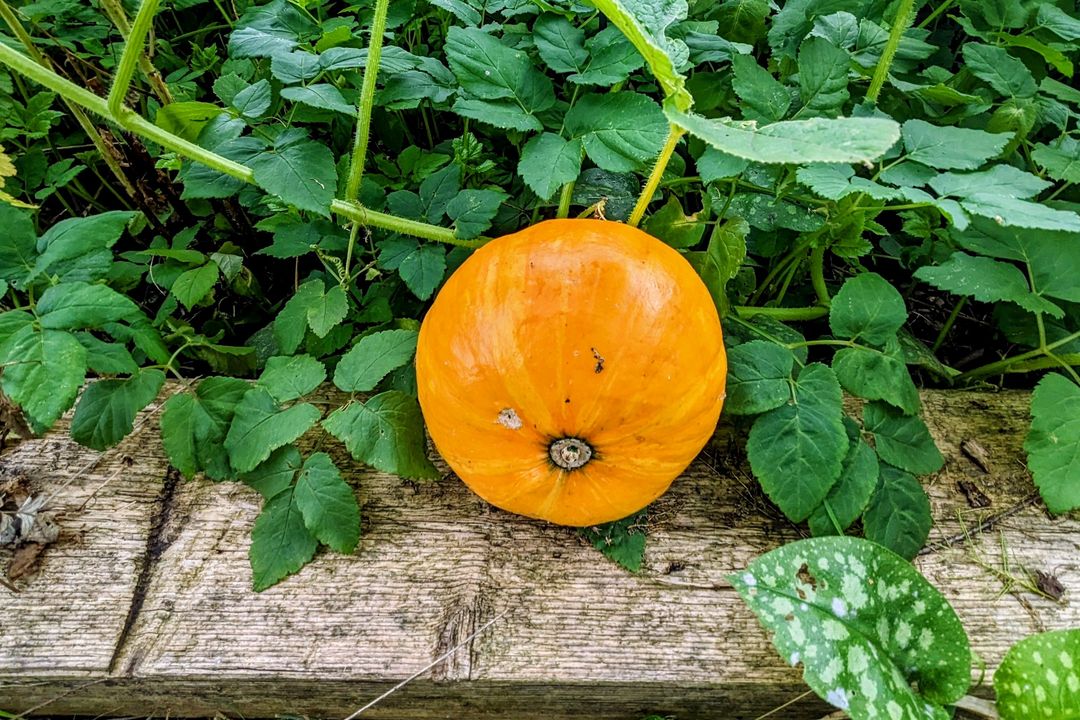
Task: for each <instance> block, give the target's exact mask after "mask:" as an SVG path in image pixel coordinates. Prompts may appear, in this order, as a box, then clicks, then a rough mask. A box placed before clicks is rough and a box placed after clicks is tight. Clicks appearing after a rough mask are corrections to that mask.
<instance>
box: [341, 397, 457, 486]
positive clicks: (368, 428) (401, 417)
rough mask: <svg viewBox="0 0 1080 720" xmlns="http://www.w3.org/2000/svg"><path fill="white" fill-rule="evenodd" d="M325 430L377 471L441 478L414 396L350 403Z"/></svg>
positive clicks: (404, 475) (353, 454)
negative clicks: (428, 449)
mask: <svg viewBox="0 0 1080 720" xmlns="http://www.w3.org/2000/svg"><path fill="white" fill-rule="evenodd" d="M323 427H324V428H326V431H327V432H329V433H330V434H331V435H333V436H334V437H336V438H337V439H338V440H340V441H341V442H343V443H344V444H345V447H346V448H348V450H349V452H350V453H352V456H353V457H354V458H356V459H357V460H359V461H361V462H363V463H366V464H368V465H370V466H372V467H373V468H375V469H376V470H381V471H383V472H389V473H394V474H395V475H401V476H402V477H407V478H413V479H434V478H437V477H438V476H439V473H438V470H436V468H435V466H434V465H432V464H431V461H430V460H428V458H427V448H426V444H425V440H424V421H423V418H422V417H421V415H420V405H419V404H418V403H417V402H416V398H414V397H412V396H411V395H407V394H406V393H403V392H401V391H398V390H390V391H387V392H384V393H379V394H378V395H376V396H374V397H372V398H371V399H370V400H368V401H367V402H366V403H360V402H354V403H351V404H349V405H346V406H345V407H343V408H339V409H338V410H335V411H334V412H333V413H332V414H331V415H330V417H328V418H326V420H324V421H323Z"/></svg>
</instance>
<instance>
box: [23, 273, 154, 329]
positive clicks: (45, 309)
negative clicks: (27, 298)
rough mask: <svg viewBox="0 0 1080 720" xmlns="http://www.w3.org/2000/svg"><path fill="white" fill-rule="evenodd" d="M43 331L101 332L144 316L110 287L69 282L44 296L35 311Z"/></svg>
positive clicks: (47, 291) (137, 307)
mask: <svg viewBox="0 0 1080 720" xmlns="http://www.w3.org/2000/svg"><path fill="white" fill-rule="evenodd" d="M35 311H36V312H37V315H38V321H39V322H40V323H41V327H43V328H47V329H50V330H75V329H79V328H100V327H103V326H105V325H107V324H109V323H112V322H117V321H120V320H125V321H128V322H133V321H135V320H137V319H138V318H139V317H140V316H141V315H142V313H141V312H140V311H139V306H138V305H136V304H135V303H134V302H132V301H131V300H130V299H129V298H128V297H126V296H124V295H121V294H120V293H118V292H116V291H115V290H113V289H112V288H111V287H109V286H107V285H90V284H88V283H83V282H69V283H62V284H60V285H53V286H52V287H50V288H48V289H47V290H45V292H43V293H42V294H41V299H40V300H38V303H37V308H36V309H35Z"/></svg>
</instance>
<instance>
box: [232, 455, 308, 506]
mask: <svg viewBox="0 0 1080 720" xmlns="http://www.w3.org/2000/svg"><path fill="white" fill-rule="evenodd" d="M303 464H304V458H303V456H301V455H300V451H299V450H297V449H296V446H295V445H286V446H284V447H280V448H278V449H277V450H275V451H274V452H272V453H271V454H270V457H268V458H267V459H266V460H264V461H263V462H261V463H259V466H258V467H257V468H255V469H254V470H252V471H251V472H248V473H244V474H243V475H241V476H240V478H239V480H240V481H241V482H242V483H244V484H245V485H247V486H248V487H250V488H252V489H254V490H255V491H256V492H258V493H259V494H260V495H262V496H263V499H265V500H269V499H270V498H272V497H274V496H275V495H277V494H278V493H281V492H284V491H285V490H288V489H289V488H290V487H291V486H292V483H293V479H294V478H295V477H296V473H297V472H298V471H299V470H300V466H301V465H303Z"/></svg>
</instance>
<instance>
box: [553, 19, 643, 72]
mask: <svg viewBox="0 0 1080 720" xmlns="http://www.w3.org/2000/svg"><path fill="white" fill-rule="evenodd" d="M585 46H586V48H588V50H589V63H588V65H586V67H585V70H584V71H582V72H579V73H574V74H573V75H571V76H569V77H568V78H567V79H568V80H569V81H570V82H572V83H576V84H578V85H604V86H609V87H610V86H611V85H615V84H616V83H620V82H623V81H624V80H626V79H627V77H629V75H630V73H632V72H634V71H635V70H637V69H638V68H640V67H641V66H642V65H644V64H645V59H644V58H643V57H641V54H640V53H638V51H637V50H636V49H634V46H633V45H632V44H631V43H630V41H629V40H627V39H626V37H625V36H624V35H623V34H622V33H621V32H619V29H618V28H617V27H615V26H613V25H609V26H608V27H606V28H604V29H603V30H601V31H600V32H598V33H596V34H595V35H593V36H592V37H591V38H589V39H588V40H587V41H586V42H585Z"/></svg>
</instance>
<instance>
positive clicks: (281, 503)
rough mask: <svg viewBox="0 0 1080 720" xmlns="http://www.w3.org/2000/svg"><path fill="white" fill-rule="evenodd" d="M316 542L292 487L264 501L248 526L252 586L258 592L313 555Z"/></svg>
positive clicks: (290, 573) (278, 580) (302, 564)
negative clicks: (305, 522)
mask: <svg viewBox="0 0 1080 720" xmlns="http://www.w3.org/2000/svg"><path fill="white" fill-rule="evenodd" d="M318 547H319V543H318V541H317V540H316V539H315V537H314V536H313V535H312V534H311V532H310V531H309V530H308V529H307V526H306V525H305V524H304V517H303V514H302V513H301V512H300V506H299V505H298V504H297V502H296V494H295V492H294V491H293V490H292V489H288V490H285V491H283V492H281V493H279V494H277V495H275V496H274V497H273V498H271V499H269V500H267V501H266V503H265V504H264V505H263V509H262V512H261V513H259V517H258V518H256V520H255V525H254V526H253V527H252V529H251V548H250V550H249V551H248V557H249V559H250V561H251V571H252V578H251V580H252V586H253V587H254V589H255V592H261V591H263V590H265V589H267V588H268V587H270V586H272V585H275V584H277V583H278V582H280V581H281V580H282V579H284V578H285V577H287V576H289V575H292V574H293V573H295V572H296V571H297V570H299V569H300V568H302V567H304V565H306V564H308V563H309V562H310V561H311V558H313V557H315V550H316V549H318Z"/></svg>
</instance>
